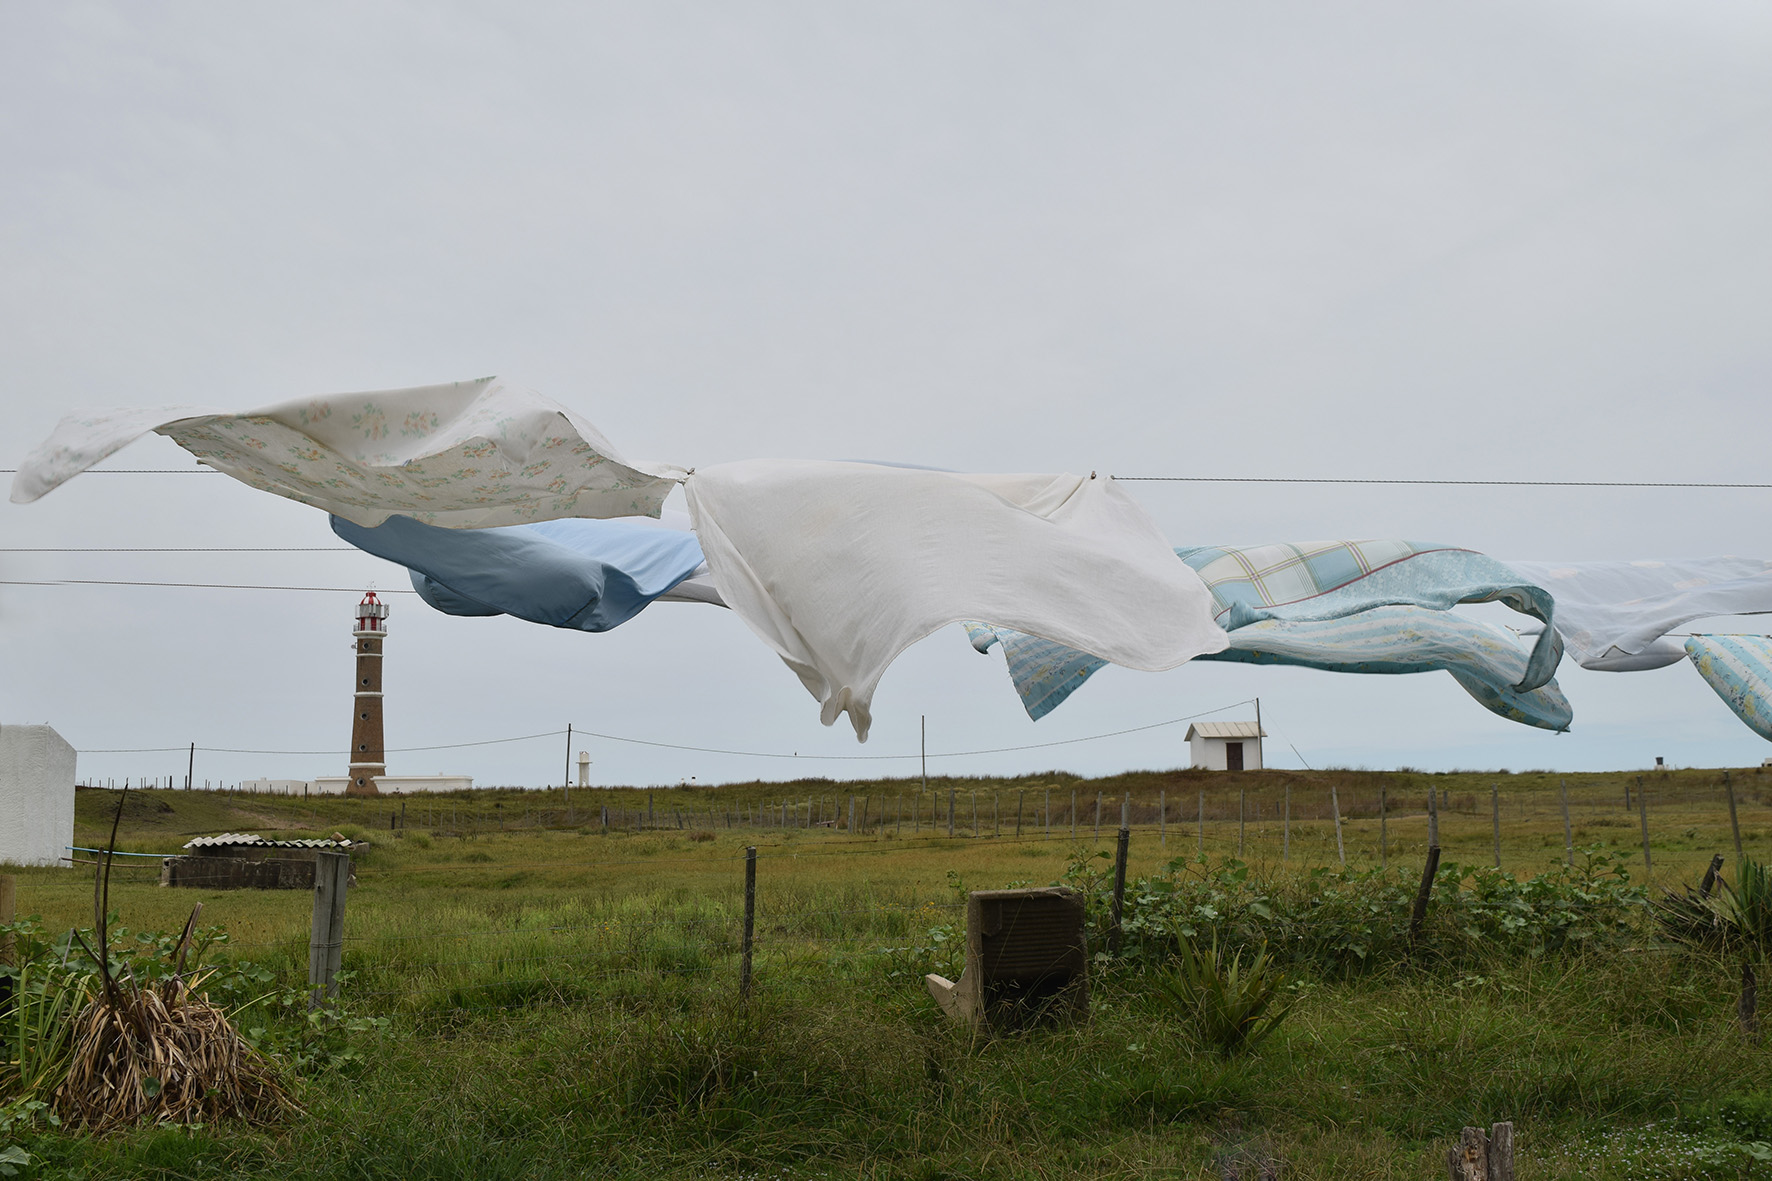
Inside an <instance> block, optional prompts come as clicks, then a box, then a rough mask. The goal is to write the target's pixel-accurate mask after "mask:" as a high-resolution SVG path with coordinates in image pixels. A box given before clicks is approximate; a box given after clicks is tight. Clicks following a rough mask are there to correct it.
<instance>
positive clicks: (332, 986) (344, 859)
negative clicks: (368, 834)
mask: <svg viewBox="0 0 1772 1181" xmlns="http://www.w3.org/2000/svg"><path fill="white" fill-rule="evenodd" d="M350 880H351V855H350V854H349V853H333V852H330V851H328V850H324V849H316V850H315V851H314V919H313V924H312V927H311V928H310V931H309V934H308V988H309V996H308V1008H309V1009H317V1008H319V1007H320V1003H321V1001H322V1000H323V999H324V998H326V997H330V996H334V995H336V994H337V993H338V970H339V968H340V967H341V966H342V964H343V962H344V950H345V888H346V886H347V885H348V884H349V882H350Z"/></svg>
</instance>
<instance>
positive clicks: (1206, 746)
mask: <svg viewBox="0 0 1772 1181" xmlns="http://www.w3.org/2000/svg"><path fill="white" fill-rule="evenodd" d="M1266 737H1267V733H1266V732H1265V731H1264V730H1262V728H1261V723H1260V722H1195V723H1194V724H1193V725H1191V726H1189V727H1188V728H1187V744H1188V752H1189V765H1190V766H1193V767H1198V768H1200V769H1201V770H1204V771H1259V770H1261V769H1262V767H1263V766H1264V765H1265V764H1264V763H1263V762H1262V759H1261V740H1262V739H1263V738H1266Z"/></svg>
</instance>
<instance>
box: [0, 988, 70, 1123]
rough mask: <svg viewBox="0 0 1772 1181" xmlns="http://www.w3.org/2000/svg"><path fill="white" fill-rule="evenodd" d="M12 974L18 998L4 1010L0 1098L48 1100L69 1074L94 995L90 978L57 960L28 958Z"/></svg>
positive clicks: (0, 1016)
mask: <svg viewBox="0 0 1772 1181" xmlns="http://www.w3.org/2000/svg"><path fill="white" fill-rule="evenodd" d="M8 974H9V975H10V976H11V978H12V998H11V1004H10V1005H8V1006H7V1008H6V1009H5V1010H4V1011H3V1012H0V1035H3V1036H4V1039H5V1057H4V1059H0V1097H3V1098H5V1099H7V1100H43V1099H47V1098H48V1097H49V1096H50V1095H51V1094H52V1093H53V1092H54V1091H55V1088H56V1087H57V1086H58V1085H59V1084H60V1083H61V1081H62V1079H63V1078H65V1077H67V1073H68V1054H69V1050H70V1044H71V1041H72V1029H73V1022H74V1018H75V1016H76V1015H77V1014H78V1013H79V1012H80V1010H81V1009H83V1008H84V1007H85V1006H86V1003H87V1002H88V1001H89V1000H90V999H91V998H92V987H91V982H90V978H89V977H87V976H86V975H84V974H82V973H80V972H78V971H70V970H69V969H68V967H67V966H66V965H65V964H63V963H58V962H57V961H55V960H42V959H30V958H24V957H21V963H20V964H19V966H18V967H17V968H12V969H9V971H8Z"/></svg>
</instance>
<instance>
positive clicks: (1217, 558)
mask: <svg viewBox="0 0 1772 1181" xmlns="http://www.w3.org/2000/svg"><path fill="white" fill-rule="evenodd" d="M1175 553H1176V556H1178V557H1179V558H1181V560H1182V561H1184V562H1186V563H1187V564H1188V565H1189V566H1192V567H1193V568H1194V571H1195V573H1197V574H1198V575H1199V576H1200V578H1201V580H1202V581H1204V582H1205V583H1206V587H1207V589H1208V590H1210V591H1211V592H1212V598H1213V602H1214V606H1215V607H1216V609H1217V615H1216V618H1217V620H1218V622H1219V625H1220V626H1221V627H1223V628H1225V630H1227V631H1235V630H1237V629H1238V628H1242V627H1247V626H1248V625H1249V624H1251V623H1254V622H1256V621H1258V620H1262V619H1285V620H1290V621H1293V622H1302V621H1305V620H1319V619H1339V618H1341V617H1343V616H1347V615H1355V614H1358V613H1359V612H1361V611H1369V610H1371V609H1372V608H1374V607H1389V606H1412V607H1425V608H1428V609H1429V610H1434V611H1446V610H1449V609H1450V608H1452V607H1453V606H1455V605H1457V604H1459V603H1493V602H1501V603H1505V604H1507V605H1508V606H1509V607H1512V608H1513V609H1514V610H1515V611H1518V612H1520V613H1522V614H1524V615H1530V616H1532V617H1533V618H1534V619H1537V620H1539V621H1540V622H1542V623H1543V624H1544V625H1545V626H1544V630H1543V631H1542V632H1541V633H1540V634H1539V637H1538V640H1537V643H1535V644H1534V645H1533V648H1532V655H1531V658H1530V659H1529V660H1528V661H1527V664H1526V671H1525V673H1524V675H1522V677H1521V678H1520V682H1519V684H1518V685H1517V686H1515V687H1516V688H1518V689H1519V690H1520V691H1521V692H1525V691H1528V690H1531V689H1535V688H1537V687H1538V686H1540V685H1542V684H1544V683H1545V682H1546V681H1548V680H1550V679H1551V677H1552V676H1553V675H1555V673H1556V669H1557V662H1558V661H1559V660H1561V659H1562V656H1563V641H1562V637H1561V636H1559V635H1558V634H1557V630H1556V627H1555V626H1554V623H1553V620H1552V616H1553V613H1554V610H1555V601H1554V600H1553V599H1552V598H1551V595H1550V594H1549V592H1547V591H1546V590H1544V588H1543V587H1540V586H1536V585H1534V584H1532V583H1529V582H1527V581H1526V580H1525V579H1524V578H1521V577H1520V576H1519V575H1518V574H1516V573H1515V572H1514V571H1512V570H1510V569H1509V568H1508V567H1506V566H1504V565H1502V564H1501V563H1500V562H1497V561H1496V560H1495V559H1494V558H1491V557H1489V556H1488V555H1487V554H1480V553H1478V552H1476V551H1475V550H1468V549H1461V548H1459V547H1457V546H1450V545H1434V544H1430V543H1422V542H1413V541H1314V542H1305V543H1302V544H1294V543H1285V542H1282V543H1278V544H1274V545H1257V546H1240V547H1232V546H1194V547H1192V548H1187V549H1178V550H1176V551H1175Z"/></svg>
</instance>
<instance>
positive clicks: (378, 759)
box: [345, 591, 388, 795]
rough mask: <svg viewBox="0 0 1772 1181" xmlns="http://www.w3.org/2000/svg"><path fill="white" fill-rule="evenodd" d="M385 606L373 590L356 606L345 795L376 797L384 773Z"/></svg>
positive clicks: (386, 625) (386, 616)
mask: <svg viewBox="0 0 1772 1181" xmlns="http://www.w3.org/2000/svg"><path fill="white" fill-rule="evenodd" d="M387 620H388V605H387V604H386V603H384V602H382V601H381V600H379V599H377V598H376V597H375V592H374V591H369V592H368V593H366V594H365V595H364V596H363V601H362V602H361V603H358V604H357V628H356V630H355V631H353V632H352V633H351V635H352V636H353V637H354V638H355V639H356V646H357V684H356V687H355V688H356V691H355V693H354V694H353V695H352V702H353V705H352V709H351V765H350V769H349V771H348V772H347V774H348V775H349V778H350V782H349V784H348V785H347V786H346V788H345V791H346V794H348V795H380V794H381V789H380V788H378V787H377V786H376V783H375V780H376V777H377V776H378V775H385V774H387V771H388V766H387V753H386V752H385V751H384V749H383V746H382V734H381V656H382V652H381V644H382V640H384V639H386V638H387V634H388V623H387Z"/></svg>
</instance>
